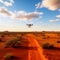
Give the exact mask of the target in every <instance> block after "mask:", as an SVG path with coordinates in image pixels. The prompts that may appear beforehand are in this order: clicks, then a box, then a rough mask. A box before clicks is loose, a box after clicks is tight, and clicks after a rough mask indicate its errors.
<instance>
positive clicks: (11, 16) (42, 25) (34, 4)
mask: <svg viewBox="0 0 60 60" xmlns="http://www.w3.org/2000/svg"><path fill="white" fill-rule="evenodd" d="M56 2H57V3H56ZM58 2H59V3H58ZM26 24H33V26H32V27H31V28H28V26H27V25H26ZM59 27H60V1H59V0H49V1H47V0H0V31H6V30H8V31H60V28H59Z"/></svg>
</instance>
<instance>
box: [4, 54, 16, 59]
mask: <svg viewBox="0 0 60 60" xmlns="http://www.w3.org/2000/svg"><path fill="white" fill-rule="evenodd" d="M15 58H16V57H15V56H14V55H12V54H6V55H5V56H4V60H13V59H15Z"/></svg>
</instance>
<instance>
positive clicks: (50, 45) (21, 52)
mask: <svg viewBox="0 0 60 60" xmlns="http://www.w3.org/2000/svg"><path fill="white" fill-rule="evenodd" d="M0 60H60V32H8V31H5V32H0Z"/></svg>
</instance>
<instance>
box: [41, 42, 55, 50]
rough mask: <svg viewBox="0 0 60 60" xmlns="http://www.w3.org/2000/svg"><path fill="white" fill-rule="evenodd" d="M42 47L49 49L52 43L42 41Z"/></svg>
mask: <svg viewBox="0 0 60 60" xmlns="http://www.w3.org/2000/svg"><path fill="white" fill-rule="evenodd" d="M42 47H43V48H46V49H47V48H49V49H52V48H54V45H53V44H49V43H44V44H43V45H42Z"/></svg>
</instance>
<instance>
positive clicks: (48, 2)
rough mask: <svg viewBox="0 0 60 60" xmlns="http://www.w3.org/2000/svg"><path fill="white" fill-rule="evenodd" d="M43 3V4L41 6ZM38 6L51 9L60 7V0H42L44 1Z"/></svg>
mask: <svg viewBox="0 0 60 60" xmlns="http://www.w3.org/2000/svg"><path fill="white" fill-rule="evenodd" d="M40 5H41V6H40ZM37 7H38V8H43V7H44V8H48V9H49V10H53V11H54V10H57V9H60V0H42V3H41V4H40V3H38V4H37Z"/></svg>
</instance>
